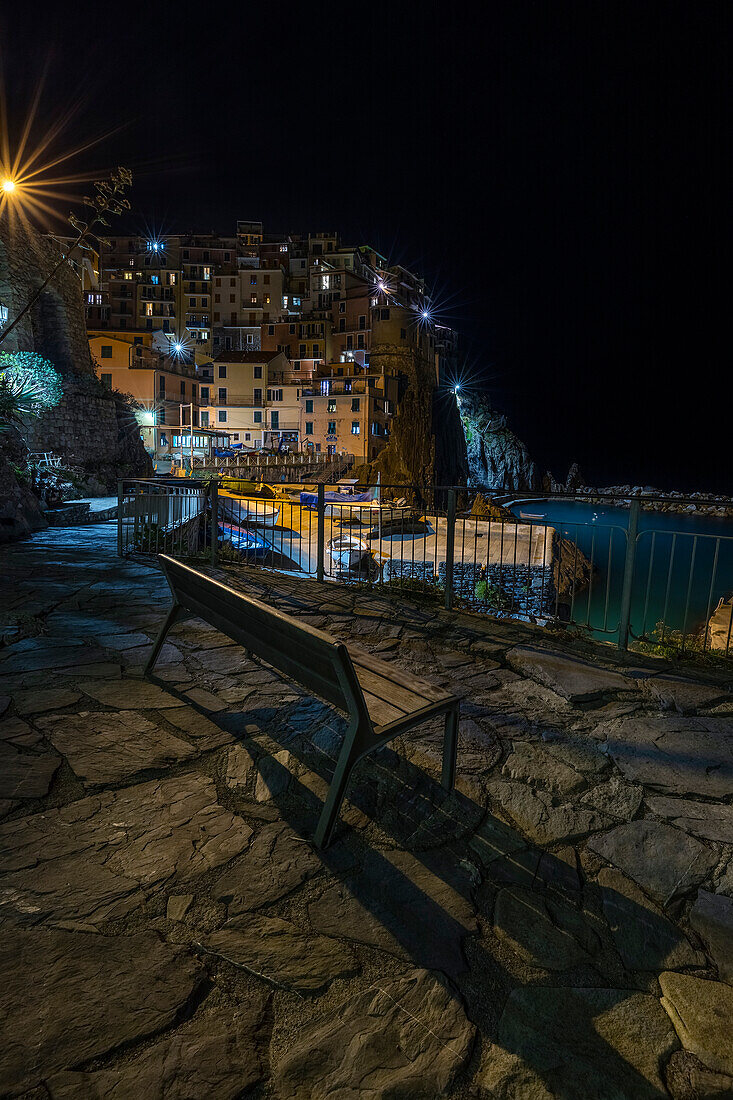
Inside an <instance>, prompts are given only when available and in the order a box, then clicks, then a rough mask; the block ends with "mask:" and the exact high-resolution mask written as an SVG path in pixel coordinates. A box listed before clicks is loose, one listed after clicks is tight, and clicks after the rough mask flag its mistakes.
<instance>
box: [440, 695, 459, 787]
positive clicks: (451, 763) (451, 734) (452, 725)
mask: <svg viewBox="0 0 733 1100" xmlns="http://www.w3.org/2000/svg"><path fill="white" fill-rule="evenodd" d="M457 747H458V707H457V706H456V707H451V709H450V710H449V711H448V713H447V714H446V716H445V737H444V738H443V775H442V778H441V782H442V784H443V786H444V787H445V789H446V790H447V791H452V790H453V784H454V782H455V778H456V750H457Z"/></svg>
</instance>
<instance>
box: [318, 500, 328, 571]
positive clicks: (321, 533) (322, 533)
mask: <svg viewBox="0 0 733 1100" xmlns="http://www.w3.org/2000/svg"><path fill="white" fill-rule="evenodd" d="M325 551H326V488H325V486H324V484H323V482H321V483H320V484H319V486H318V550H317V555H318V556H317V558H316V579H317V580H319V581H322V580H323V575H324V572H325V569H324V557H325Z"/></svg>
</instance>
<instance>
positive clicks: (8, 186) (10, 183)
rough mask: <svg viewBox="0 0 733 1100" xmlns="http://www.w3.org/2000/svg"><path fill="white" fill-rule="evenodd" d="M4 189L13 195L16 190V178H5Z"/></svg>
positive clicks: (6, 192) (7, 193)
mask: <svg viewBox="0 0 733 1100" xmlns="http://www.w3.org/2000/svg"><path fill="white" fill-rule="evenodd" d="M3 191H4V192H5V194H6V195H11V194H12V193H13V191H15V180H11V179H9V178H8V179H4V180H3Z"/></svg>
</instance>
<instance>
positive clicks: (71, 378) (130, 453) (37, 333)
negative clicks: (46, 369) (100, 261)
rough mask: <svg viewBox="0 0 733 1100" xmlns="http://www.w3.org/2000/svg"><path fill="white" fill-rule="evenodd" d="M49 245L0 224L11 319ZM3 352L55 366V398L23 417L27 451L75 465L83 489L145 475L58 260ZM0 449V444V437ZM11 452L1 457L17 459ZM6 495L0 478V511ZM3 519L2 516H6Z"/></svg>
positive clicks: (1, 293) (50, 257)
mask: <svg viewBox="0 0 733 1100" xmlns="http://www.w3.org/2000/svg"><path fill="white" fill-rule="evenodd" d="M58 256H59V254H58V251H57V248H56V246H55V245H54V244H53V243H52V242H51V241H49V240H47V239H46V238H45V237H42V236H41V235H40V234H37V233H35V232H34V231H33V230H32V229H29V228H26V227H24V226H23V225H22V224H21V223H20V222H19V221H18V220H17V219H14V220H13V221H12V222H11V221H9V220H8V219H7V218H3V220H2V222H0V302H1V303H2V304H3V305H4V306H6V307H7V310H8V316H9V318H10V319H12V318H14V317H15V316H16V315H17V314H18V313H19V312H20V310H21V309H22V308H23V306H24V305H25V304H26V303H27V302H28V301H29V300H30V299H31V297H32V296H33V294H34V293H35V291H36V290H37V288H38V287H39V286H40V285H41V284H42V283H43V281H44V279H45V278H46V276H47V275H48V273H49V272H50V270H51V269H52V267H53V266H54V265H55V264H56V262H57V260H58ZM1 346H2V349H3V351H7V352H13V351H36V352H38V353H39V354H40V355H42V356H43V357H44V358H46V359H48V360H49V361H50V362H51V363H52V364H53V365H54V366H55V367H56V368H57V370H58V371H59V372H60V374H61V376H62V383H63V391H64V392H63V397H62V400H61V403H60V404H59V405H58V406H57V407H56V408H54V409H50V410H49V411H47V412H46V413H44V414H43V415H42V416H41V417H39V418H37V419H34V420H32V421H30V422H29V424H28V427H27V430H26V431H25V433H24V434H25V437H26V442H27V443H28V446H29V448H30V449H31V450H39V451H49V450H52V451H55V452H56V453H57V454H59V455H60V456H61V458H62V460H63V461H64V463H65V464H66V465H69V466H73V467H76V468H78V469H80V470H81V471H83V474H84V476H85V477H86V478H87V480H88V483H89V488H90V490H91V491H96V492H102V491H104V490H110V489H111V488H112V487H113V485H114V484H115V482H116V480H117V478H118V477H119V476H125V475H127V476H131V475H137V476H141V475H145V474H147V473H149V472H150V469H151V468H150V460H149V459H148V456H147V454H146V452H145V449H144V448H143V445H142V442H141V440H140V433H139V429H138V427H137V424H136V422H135V418H134V415H133V413H132V411H131V409H130V408H129V406H128V405H127V404H126V402H125V401H124V399H122V398H120V397H119V395H116V394H112V393H111V392H110V391H109V390H106V389H105V388H104V387H102V386H101V384H100V383H99V382H98V381H97V378H96V375H95V370H94V364H93V362H92V358H91V354H90V351H89V343H88V340H87V334H86V326H85V321H84V304H83V301H82V294H81V286H80V283H79V280H78V278H77V276H76V274H75V273H74V272H73V271H72V270H71V269H70V268H69V267H68V266H63V267H61V268H60V270H59V271H58V273H57V274H56V275H55V276H54V278H53V280H52V282H51V283H50V284H49V286H48V287H46V289H45V290H44V291H43V293H42V294H41V296H40V298H39V300H38V301H37V302H36V303H35V305H34V306H33V308H32V309H31V310H30V311H29V313H28V314H27V315H26V316H25V317H24V318H23V320H22V321H21V323H20V324H19V325H18V326H17V327H16V328H15V329H14V330H13V331H12V332H11V333H10V334H9V335H8V337H7V338H6V339H5V340H4V341H3V343H2V345H1ZM0 447H2V448H3V449H5V447H6V442H5V441H4V440H3V439H2V438H1V437H0ZM17 459H18V455H17V454H16V455H15V457H14V458H12V459H11V458H10V457H9V456H8V457H7V461H8V462H13V463H15V464H16V465H17ZM13 499H14V497H13V494H12V493H11V492H10V491H9V490H8V483H7V481H5V480H2V481H0V513H2V514H5V513H9V512H10V511H11V510H12V507H13V504H12V501H13ZM6 518H7V517H6Z"/></svg>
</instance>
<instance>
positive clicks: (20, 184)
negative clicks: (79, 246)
mask: <svg viewBox="0 0 733 1100" xmlns="http://www.w3.org/2000/svg"><path fill="white" fill-rule="evenodd" d="M44 81H45V73H44V74H43V75H42V76H41V78H40V79H39V80H38V81H37V82H36V86H35V90H34V93H33V97H32V100H31V102H30V105H29V107H28V110H27V112H26V116H25V120H24V121H22V122H18V123H16V124H15V125H14V126H11V125H9V124H8V106H7V97H6V94H5V82H4V80H3V77H2V70H1V69H0V216H3V215H4V216H5V217H7V218H9V219H11V220H15V219H16V218H17V219H18V220H19V221H21V222H23V223H25V224H28V223H30V222H33V223H40V224H41V225H42V226H43V228H45V229H49V228H52V227H53V225H54V223H55V222H57V221H58V220H59V219H60V218H64V217H65V215H66V213H67V211H66V209H64V207H63V206H60V204H66V203H72V204H73V203H78V202H79V199H80V191H79V188H80V187H81V186H82V185H84V184H86V183H89V182H90V181H92V180H94V179H96V178H97V177H99V176H100V175H102V174H104V173H103V172H100V171H93V172H92V171H89V172H82V171H68V170H67V167H68V165H69V162H71V161H74V160H76V159H77V158H79V157H80V156H81V155H82V154H83V153H85V152H86V151H87V150H89V149H91V148H93V147H94V146H96V145H98V144H99V143H100V142H101V141H103V140H104V139H105V138H107V137H109V136H110V134H111V133H115V132H116V130H112V131H109V132H107V133H104V134H101V135H99V136H97V137H94V138H92V139H90V140H88V141H85V142H81V143H69V142H68V141H66V131H67V130H68V128H69V124H70V123H71V122H72V120H73V119H74V117H75V116H76V114H77V113H78V111H79V110H80V108H81V106H82V100H81V99H79V98H78V99H77V100H76V101H75V102H73V103H72V104H71V105H70V106H69V107H67V108H66V109H64V110H61V111H57V112H56V113H55V114H54V115H53V116H52V117H51V118H50V119H49V116H48V113H47V112H46V110H45V108H44V114H43V118H42V119H41V117H40V107H41V98H42V94H43V86H44ZM13 121H15V120H13Z"/></svg>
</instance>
